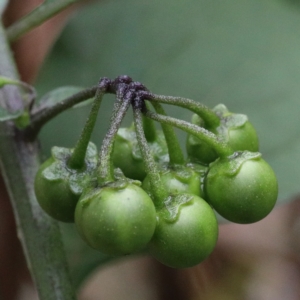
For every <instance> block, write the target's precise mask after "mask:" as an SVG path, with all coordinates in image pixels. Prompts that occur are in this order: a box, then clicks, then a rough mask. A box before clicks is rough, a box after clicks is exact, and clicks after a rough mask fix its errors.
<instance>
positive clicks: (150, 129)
mask: <svg viewBox="0 0 300 300" xmlns="http://www.w3.org/2000/svg"><path fill="white" fill-rule="evenodd" d="M146 107H147V104H146ZM143 129H144V133H145V137H146V140H147V142H149V143H151V142H153V141H155V139H156V137H157V132H156V127H155V123H154V122H153V120H151V119H149V118H145V117H144V116H143Z"/></svg>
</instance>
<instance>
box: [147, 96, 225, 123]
mask: <svg viewBox="0 0 300 300" xmlns="http://www.w3.org/2000/svg"><path fill="white" fill-rule="evenodd" d="M147 99H149V100H150V101H156V102H160V103H166V104H171V105H176V106H180V107H183V108H186V109H188V110H190V111H192V112H194V113H196V114H197V115H198V116H199V117H201V118H202V119H203V121H204V122H205V125H206V127H207V128H216V127H218V126H219V125H220V119H219V117H218V116H217V115H216V114H215V113H214V112H213V111H212V110H211V109H209V108H208V107H207V106H205V105H203V104H201V103H199V102H197V101H194V100H191V99H186V98H181V97H171V96H162V95H155V94H149V96H148V97H147Z"/></svg>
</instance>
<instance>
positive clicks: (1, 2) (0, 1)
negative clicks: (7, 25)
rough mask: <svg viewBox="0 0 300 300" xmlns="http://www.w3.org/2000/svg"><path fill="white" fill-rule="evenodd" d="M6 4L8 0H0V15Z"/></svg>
mask: <svg viewBox="0 0 300 300" xmlns="http://www.w3.org/2000/svg"><path fill="white" fill-rule="evenodd" d="M7 4H8V0H0V15H2V14H3V12H4V10H5V8H6V6H7Z"/></svg>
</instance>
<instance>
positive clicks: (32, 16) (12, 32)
mask: <svg viewBox="0 0 300 300" xmlns="http://www.w3.org/2000/svg"><path fill="white" fill-rule="evenodd" d="M75 2H79V0H52V1H44V3H42V4H41V5H40V6H38V7H37V8H35V9H34V10H33V11H31V12H30V13H29V14H28V15H26V16H24V17H23V18H21V19H20V20H18V21H17V22H16V23H14V24H12V25H11V26H10V27H8V29H7V31H6V34H7V38H8V40H9V41H10V42H14V41H16V40H17V39H19V38H20V37H21V36H22V35H24V34H25V33H27V32H29V31H30V30H32V29H34V28H35V27H37V26H39V25H41V24H42V23H44V22H45V21H47V20H48V19H50V18H52V17H53V16H54V15H56V14H58V13H59V12H61V11H62V10H64V9H66V8H67V7H68V6H70V5H71V4H73V3H75Z"/></svg>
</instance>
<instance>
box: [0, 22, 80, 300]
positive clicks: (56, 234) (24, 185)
mask: <svg viewBox="0 0 300 300" xmlns="http://www.w3.org/2000/svg"><path fill="white" fill-rule="evenodd" d="M0 45H1V46H0V74H2V75H4V76H7V77H9V78H12V79H18V74H17V72H16V68H15V65H14V62H13V60H12V56H11V53H10V51H9V49H8V47H5V46H4V45H8V43H7V41H6V39H5V33H4V30H3V28H2V27H1V26H0ZM0 98H1V99H3V100H4V101H5V102H7V103H10V102H11V101H14V103H18V102H22V97H21V94H20V93H19V92H18V88H17V87H14V86H7V87H5V88H3V89H1V90H0ZM0 167H1V173H2V176H3V178H4V180H5V184H6V187H7V190H8V192H9V196H10V200H11V203H12V206H13V210H14V215H15V218H16V222H17V230H18V236H19V238H20V240H21V243H22V246H23V249H24V252H25V255H26V259H27V264H28V266H29V269H30V272H31V274H32V277H33V280H34V282H35V284H36V287H37V290H38V293H39V299H41V300H52V299H61V300H71V299H75V295H74V291H73V288H72V284H71V282H70V278H69V273H68V268H67V262H66V258H65V253H64V249H63V243H62V240H61V233H60V230H59V226H58V223H57V222H56V221H54V220H53V219H51V218H50V217H48V216H47V215H46V214H45V213H44V212H43V211H42V209H41V208H40V206H39V204H38V203H37V201H36V198H35V193H34V177H35V174H36V172H37V169H38V167H39V152H38V145H37V143H36V142H28V141H27V140H26V139H25V137H24V135H23V133H22V132H21V131H19V130H18V129H17V128H16V127H15V125H14V124H13V123H12V122H9V121H8V122H1V123H0Z"/></svg>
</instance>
